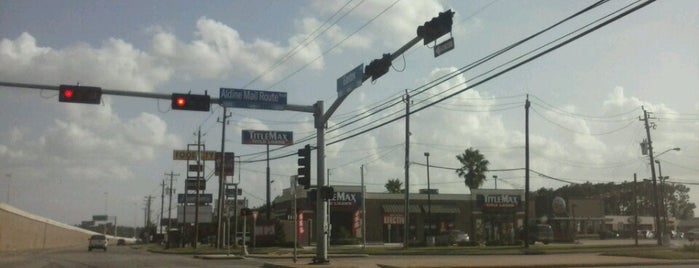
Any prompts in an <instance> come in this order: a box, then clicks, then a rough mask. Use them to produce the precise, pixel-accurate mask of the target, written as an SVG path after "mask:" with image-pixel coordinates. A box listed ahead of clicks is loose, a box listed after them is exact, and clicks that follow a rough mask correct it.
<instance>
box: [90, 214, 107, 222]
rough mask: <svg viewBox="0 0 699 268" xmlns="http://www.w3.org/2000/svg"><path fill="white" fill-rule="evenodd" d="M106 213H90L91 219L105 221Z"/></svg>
mask: <svg viewBox="0 0 699 268" xmlns="http://www.w3.org/2000/svg"><path fill="white" fill-rule="evenodd" d="M107 219H108V217H107V215H92V220H93V221H107Z"/></svg>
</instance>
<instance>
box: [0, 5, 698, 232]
mask: <svg viewBox="0 0 699 268" xmlns="http://www.w3.org/2000/svg"><path fill="white" fill-rule="evenodd" d="M592 3H594V1H544V0H541V1H534V0H531V1H358V0H354V1H206V2H203V3H201V2H198V3H196V4H193V3H192V2H190V1H88V2H86V1H48V2H47V1H2V2H0V81H4V82H20V83H36V84H48V85H59V84H74V83H77V82H80V83H81V84H84V85H94V86H100V87H102V88H107V89H117V90H128V91H142V92H156V93H165V94H169V93H173V92H189V91H192V93H203V92H204V91H205V90H206V91H207V92H208V93H209V94H210V95H212V96H214V97H217V96H218V92H219V88H221V87H233V88H247V89H255V90H272V91H283V92H287V93H288V94H289V103H291V104H301V105H311V104H312V103H314V102H316V101H318V100H322V101H324V103H325V107H326V108H327V107H329V106H330V104H331V103H332V102H333V101H334V100H335V98H336V97H337V93H336V91H335V85H336V84H335V81H336V79H337V78H338V77H340V76H342V75H343V74H344V73H346V72H347V71H349V70H351V69H352V68H354V67H355V66H357V65H358V64H360V63H364V64H368V63H369V62H370V61H371V60H372V59H375V58H379V57H381V55H382V54H383V53H389V52H393V51H395V50H396V49H398V48H399V47H400V46H402V45H403V44H405V43H406V42H408V41H409V40H411V39H412V38H413V37H415V29H416V27H417V26H419V25H421V24H423V23H424V22H425V21H428V20H430V19H431V18H432V17H434V16H437V15H438V13H439V12H442V11H444V10H447V9H449V8H451V9H453V10H454V11H455V12H456V15H455V17H454V27H453V32H452V34H451V35H452V36H453V37H454V39H455V44H456V48H455V49H454V50H453V51H450V52H448V53H446V54H444V55H442V56H440V57H438V58H434V57H433V55H432V50H431V49H430V48H428V47H424V46H422V43H419V44H418V45H416V46H415V47H413V48H412V49H410V50H408V51H407V52H406V53H405V54H404V55H403V57H399V58H398V59H396V60H395V61H394V62H393V67H392V69H391V70H390V71H389V73H387V74H386V75H384V76H383V77H381V78H380V79H378V80H377V81H375V82H374V83H371V82H370V81H367V82H365V83H364V84H363V86H362V87H360V88H358V89H356V90H355V91H354V92H353V93H352V94H351V95H350V96H349V97H348V98H347V100H346V101H345V103H343V105H342V106H341V107H340V109H339V110H338V111H337V112H336V113H335V115H333V117H332V118H331V121H330V122H329V124H328V126H329V130H328V134H327V135H326V138H327V139H328V142H329V143H330V142H333V141H337V140H338V139H340V138H342V137H346V136H347V135H351V134H354V133H357V131H356V130H354V129H355V128H356V129H358V130H362V129H365V128H366V127H367V126H373V125H376V124H377V123H381V122H384V121H386V120H388V119H392V118H394V117H396V116H399V115H400V114H401V113H402V112H403V111H404V109H405V105H404V104H399V105H395V106H392V107H389V108H387V109H386V110H385V111H384V112H381V113H378V114H376V115H373V116H371V117H369V118H367V119H365V120H361V121H359V122H357V123H356V124H353V125H350V126H347V127H342V128H338V126H342V125H343V124H344V122H347V121H345V120H348V119H352V118H358V117H359V115H360V114H361V113H362V112H363V111H367V110H369V109H371V108H372V107H375V106H376V105H378V104H381V103H382V102H384V101H386V100H394V102H395V101H397V102H399V101H400V98H401V95H402V94H404V92H405V89H409V90H413V89H416V88H418V87H420V86H422V85H423V84H425V83H427V82H429V81H432V80H434V79H436V78H437V77H440V76H441V75H444V74H447V73H449V72H452V71H454V70H456V69H458V68H461V67H464V66H467V65H468V64H471V63H473V62H475V61H476V60H478V59H481V58H483V57H485V56H487V55H488V54H490V53H492V52H494V51H497V50H499V49H501V48H504V47H506V46H508V45H510V44H512V43H513V42H516V41H518V40H520V39H522V38H524V37H526V36H529V35H531V34H533V33H535V32H537V31H539V30H541V29H544V28H546V27H548V26H550V25H552V24H554V23H555V22H557V21H559V20H561V19H563V18H565V17H567V16H569V15H571V14H573V13H575V12H577V11H579V10H581V9H583V8H585V7H587V6H589V5H591V4H592ZM633 3H634V2H633V1H621V0H619V1H610V2H608V3H605V4H603V5H601V6H600V7H598V8H595V9H593V10H592V11H590V12H589V13H585V14H584V15H582V16H580V17H578V18H575V19H573V20H571V21H569V22H567V23H565V24H562V25H561V26H560V27H556V28H554V29H552V30H551V31H549V32H547V33H545V34H543V35H541V36H540V37H538V38H536V39H533V40H532V41H531V42H527V43H525V44H524V45H522V46H520V47H518V48H516V49H513V50H512V51H510V52H508V53H505V54H503V55H501V56H499V57H496V58H495V59H493V60H492V61H491V62H488V63H486V64H483V65H481V66H478V67H477V68H474V69H473V70H470V71H468V72H465V73H463V74H461V75H458V76H456V77H454V78H453V79H451V80H449V81H446V82H445V83H443V84H441V85H438V86H436V87H434V88H431V89H429V90H427V91H426V92H425V93H423V94H419V95H415V96H413V100H414V103H413V106H412V109H417V108H419V107H421V106H422V105H424V104H425V103H429V102H430V101H431V100H433V99H431V98H430V96H434V95H437V96H439V94H445V93H442V92H449V93H451V92H454V91H456V90H458V89H461V88H463V87H464V86H465V85H471V84H474V83H475V82H477V81H479V80H480V79H481V77H483V76H480V75H483V74H487V73H486V72H487V71H488V70H490V69H492V68H497V67H498V66H499V65H501V64H507V62H508V61H510V60H512V59H515V58H516V57H518V56H521V55H523V54H525V53H527V52H529V51H531V50H534V49H536V48H537V47H540V46H542V45H544V44H546V43H548V42H550V41H552V40H555V39H556V38H559V37H561V36H563V35H565V34H568V33H570V32H572V31H574V30H576V29H578V28H580V27H582V26H583V25H586V24H588V23H591V22H593V21H595V20H596V19H599V18H602V17H604V16H606V15H608V14H610V13H612V12H614V11H615V10H618V9H620V8H622V7H624V6H627V5H630V4H633ZM384 10H385V11H384ZM338 11H339V12H338ZM698 11H699V3H697V2H696V1H688V0H687V1H680V0H677V1H659V2H657V3H652V4H650V5H648V6H647V7H645V8H643V9H641V10H640V11H638V12H634V13H632V14H630V15H629V16H627V17H624V18H622V19H620V20H618V21H616V22H613V23H611V24H610V25H608V26H606V27H604V28H602V29H600V30H598V31H595V32H593V33H591V34H589V35H587V36H585V37H583V38H581V39H578V40H576V41H574V42H572V43H571V44H569V45H567V46H565V47H563V48H561V49H559V50H556V51H554V52H552V53H549V54H547V55H545V56H543V57H541V58H539V59H537V60H535V61H533V62H531V63H528V64H526V65H524V66H522V67H520V68H518V69H515V70H513V71H511V72H508V73H506V74H504V75H502V76H500V77H498V78H495V79H493V80H491V81H489V82H487V83H484V84H482V85H480V86H478V87H476V88H473V89H471V90H468V91H466V92H465V93H462V94H459V95H457V96H456V97H454V98H451V99H449V100H447V101H445V102H443V103H440V104H438V105H435V106H431V107H430V108H427V109H425V110H423V111H421V112H419V113H417V114H414V115H413V116H411V134H412V135H411V155H410V160H411V161H413V162H417V163H424V160H425V159H424V156H423V154H424V152H430V154H431V156H430V163H431V164H432V165H437V166H444V167H458V162H457V161H456V158H455V156H456V155H457V154H459V153H461V152H463V151H464V150H465V149H466V148H468V147H474V148H476V149H479V150H480V151H481V152H482V153H483V154H484V155H485V156H486V158H487V159H489V160H490V162H491V169H509V168H521V167H524V147H523V145H524V136H523V135H524V134H523V133H524V100H525V98H526V95H527V94H529V95H530V100H531V101H532V110H531V113H530V116H531V118H530V124H531V133H530V134H531V154H532V168H533V169H535V170H537V171H539V172H542V173H545V174H547V175H549V176H552V177H555V178H562V179H566V180H570V181H574V182H579V183H582V182H585V181H591V182H610V181H611V182H622V181H624V180H632V178H633V173H637V174H638V176H639V178H647V177H649V176H650V167H649V165H648V161H647V158H645V157H643V156H641V155H640V148H639V143H640V142H641V141H642V140H643V138H644V137H645V130H644V129H643V125H642V123H641V122H640V121H638V117H639V116H641V115H642V110H641V106H644V107H645V108H646V110H648V111H650V112H653V113H654V114H655V117H657V118H658V119H656V120H655V121H654V122H655V123H656V125H657V127H656V128H655V129H654V130H652V133H651V134H652V137H653V140H654V142H655V146H656V152H658V153H659V152H661V151H664V150H665V149H669V148H673V147H680V148H681V151H679V152H675V151H672V152H668V153H666V154H664V155H663V156H662V158H661V160H662V161H663V162H662V163H663V164H662V165H663V166H662V169H663V175H668V176H670V177H671V181H675V182H683V183H699V178H698V177H697V175H698V174H699V170H698V169H697V168H696V163H697V161H699V160H698V159H699V153H697V151H699V137H698V136H697V133H699V122H698V120H699V50H698V49H697V47H699V12H698ZM336 12H337V15H335V16H333V14H336ZM326 21H327V22H328V23H326V24H324V22H326ZM326 28H327V29H326ZM317 29H319V30H317ZM318 33H322V34H319V35H318ZM316 35H317V36H316ZM308 36H311V37H312V38H308ZM444 39H445V38H442V39H440V40H439V41H442V40H444ZM299 43H304V44H306V43H307V45H305V46H300V47H299V46H297V45H298V44H299ZM297 47H298V48H300V49H296V48H297ZM290 52H293V53H290ZM284 58H287V60H284V61H282V60H281V59H284ZM506 66H509V65H506ZM496 70H502V68H500V69H496ZM452 87H453V89H451V88H452ZM55 95H56V93H55V92H52V91H39V90H30V89H17V88H8V87H2V88H0V126H2V127H1V128H0V132H1V133H2V134H1V135H0V170H1V171H0V172H2V173H3V174H5V175H4V176H2V178H3V179H2V180H1V181H0V185H2V186H1V187H0V188H1V189H3V190H5V191H3V192H2V197H3V199H2V201H3V202H6V201H7V200H8V199H9V203H10V204H11V205H15V206H17V207H19V208H22V209H25V210H28V211H30V212H33V213H36V214H39V215H42V216H47V217H50V218H53V219H56V220H61V221H64V222H67V223H79V222H80V221H81V220H86V219H89V218H90V217H91V216H92V215H95V214H102V213H107V214H110V215H116V216H118V217H119V218H123V219H126V220H125V222H124V223H125V224H132V223H133V222H138V223H140V222H142V216H141V215H142V213H141V212H140V211H141V210H140V209H141V208H142V206H143V199H144V196H147V195H154V196H158V197H159V196H160V186H159V184H160V183H161V182H162V180H163V179H164V178H165V176H164V173H166V172H170V171H174V172H175V173H180V174H181V176H180V177H178V178H177V181H176V182H175V187H174V188H176V189H177V190H178V192H181V189H182V188H183V180H184V173H185V169H184V163H183V162H181V161H173V160H172V159H171V158H172V150H175V149H184V148H185V147H186V144H188V143H193V142H195V141H196V137H195V136H194V135H193V133H195V132H196V131H197V130H198V129H199V128H201V130H202V132H203V133H204V134H205V135H204V137H203V141H204V142H205V143H206V148H207V149H209V150H220V146H221V144H220V142H221V136H220V133H221V124H219V123H217V119H218V118H221V117H222V109H220V108H219V107H218V106H216V105H214V106H213V107H212V112H210V113H201V112H183V111H170V107H169V103H168V102H167V101H162V100H161V101H157V100H152V99H137V98H127V97H117V96H109V95H106V96H104V97H103V103H102V104H101V105H79V104H66V103H58V102H57V98H56V96H55ZM230 111H231V112H232V115H233V116H232V118H231V122H230V124H229V125H228V126H227V127H226V132H227V135H226V148H228V149H229V150H232V151H234V152H236V154H237V155H242V159H243V160H244V161H245V160H260V159H261V156H260V155H259V154H258V153H260V152H263V151H264V146H252V145H242V144H241V140H240V133H241V130H243V129H258V130H287V131H293V132H294V137H295V138H296V139H297V140H298V139H301V138H304V137H307V136H308V135H311V134H313V132H314V129H313V125H312V122H313V119H312V116H311V115H309V114H304V113H298V112H290V111H284V112H278V111H264V110H246V109H232V110H230ZM404 129H405V127H404V121H403V120H402V119H401V120H398V121H396V122H395V123H392V124H389V125H386V126H384V127H381V128H378V129H376V130H373V131H370V132H367V133H364V134H361V135H358V136H357V137H355V138H352V139H348V140H344V141H341V142H337V143H333V144H331V145H329V146H328V152H327V154H328V155H327V157H326V166H327V167H328V168H329V169H330V181H331V183H338V184H348V185H358V184H359V167H360V166H361V165H362V164H364V165H366V167H367V170H368V173H367V174H366V178H367V182H368V189H369V190H370V191H376V192H380V191H383V190H384V187H383V184H384V183H385V182H386V181H387V180H388V179H393V178H399V179H401V180H403V173H404V171H403V161H404V151H403V146H404V143H405V140H404V131H405V130H404ZM314 142H315V140H312V141H311V143H314ZM305 144H306V143H299V144H298V145H296V146H291V147H289V148H284V149H281V150H278V151H275V152H273V153H272V156H279V155H284V154H288V153H293V152H295V151H296V150H297V149H298V148H300V147H302V146H303V145H305ZM313 157H314V159H315V154H314V156H313ZM271 169H272V179H273V180H274V183H273V184H272V191H273V196H274V195H277V194H279V193H280V192H281V190H282V189H283V188H286V187H288V186H287V185H288V177H289V176H290V175H293V174H295V172H296V158H295V157H288V158H283V159H280V160H275V161H272V166H271ZM264 170H265V165H264V163H263V162H256V163H247V164H243V167H242V170H241V178H240V180H241V187H242V188H243V189H244V191H245V196H246V197H247V198H249V199H250V202H251V204H253V205H260V204H262V202H263V201H264V196H265V192H264V189H265V188H264V187H265V185H264V184H265V183H264V180H265V174H264ZM410 171H411V189H419V188H426V178H425V168H424V166H420V165H418V164H413V165H412V166H411V169H410ZM314 173H315V171H314ZM430 174H431V176H432V177H431V181H432V183H433V184H434V185H436V186H434V185H433V188H434V187H438V188H439V189H440V192H444V193H467V192H468V189H466V187H465V186H464V184H463V181H462V180H461V179H459V178H458V177H457V176H456V174H455V173H454V172H453V171H451V170H442V169H437V168H435V169H434V170H432V171H431V173H430ZM492 175H497V176H498V178H499V180H498V187H500V188H521V187H522V186H523V185H524V181H523V180H524V172H522V171H519V172H494V173H493V174H489V177H491V176H492ZM214 181H215V179H211V180H210V182H209V185H208V188H207V189H208V191H210V192H214V191H216V184H215V183H214ZM562 185H563V184H562V183H560V182H556V181H553V180H550V179H546V178H543V177H540V176H533V177H532V188H534V189H537V188H540V187H560V186H562ZM493 186H494V185H493V181H492V180H489V181H487V182H486V183H485V184H484V185H483V187H484V188H492V187H493ZM6 189H9V190H6ZM692 189H693V191H692V192H691V193H690V195H691V197H692V200H693V201H694V202H695V203H697V202H699V194H697V192H696V191H699V189H694V187H693V188H692ZM36 196H40V197H42V198H36ZM105 201H106V202H105ZM105 203H106V204H105ZM156 203H157V204H159V202H156ZM158 206H159V205H158ZM158 210H159V208H158Z"/></svg>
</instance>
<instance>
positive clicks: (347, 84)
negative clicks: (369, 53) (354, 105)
mask: <svg viewBox="0 0 699 268" xmlns="http://www.w3.org/2000/svg"><path fill="white" fill-rule="evenodd" d="M363 78H364V63H362V64H359V66H357V67H355V68H354V69H352V70H351V71H349V72H348V73H346V74H345V75H343V76H341V77H340V78H338V79H337V95H338V96H344V95H347V94H349V93H350V92H352V90H354V89H355V88H358V87H360V86H361V85H362V82H363V81H364V80H363Z"/></svg>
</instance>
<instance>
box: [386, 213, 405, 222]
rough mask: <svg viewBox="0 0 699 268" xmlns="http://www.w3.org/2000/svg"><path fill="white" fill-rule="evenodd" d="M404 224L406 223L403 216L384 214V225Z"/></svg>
mask: <svg viewBox="0 0 699 268" xmlns="http://www.w3.org/2000/svg"><path fill="white" fill-rule="evenodd" d="M403 223H405V217H403V214H393V213H387V214H383V224H403Z"/></svg>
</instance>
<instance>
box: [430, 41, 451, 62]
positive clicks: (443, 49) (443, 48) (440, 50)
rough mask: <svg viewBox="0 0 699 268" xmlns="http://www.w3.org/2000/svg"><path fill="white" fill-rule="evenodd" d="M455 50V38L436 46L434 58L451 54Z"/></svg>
mask: <svg viewBox="0 0 699 268" xmlns="http://www.w3.org/2000/svg"><path fill="white" fill-rule="evenodd" d="M452 49H454V38H453V37H452V38H449V39H447V40H446V41H444V42H442V43H439V45H436V46H434V57H435V58H436V57H439V55H442V54H444V53H447V52H449V51H450V50H452Z"/></svg>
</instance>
